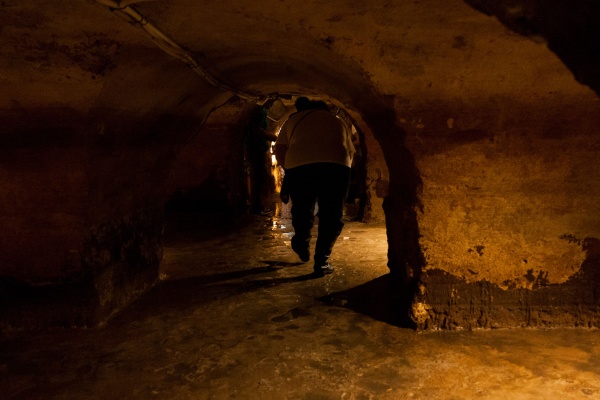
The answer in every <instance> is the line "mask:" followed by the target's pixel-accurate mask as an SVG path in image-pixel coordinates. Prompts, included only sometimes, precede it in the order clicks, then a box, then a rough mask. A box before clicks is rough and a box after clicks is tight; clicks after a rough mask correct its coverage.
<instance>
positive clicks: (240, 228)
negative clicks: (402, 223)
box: [0, 210, 600, 400]
mask: <svg viewBox="0 0 600 400" xmlns="http://www.w3.org/2000/svg"><path fill="white" fill-rule="evenodd" d="M284 211H285V210H284ZM282 215H284V217H282V218H273V217H272V216H270V215H263V216H248V218H247V220H246V221H245V223H239V224H238V225H237V226H236V229H233V230H232V229H227V228H225V227H215V226H213V227H212V228H211V229H210V234H208V235H206V234H204V233H206V230H198V229H192V227H193V226H195V225H197V224H196V223H199V222H200V221H195V220H194V219H189V218H188V219H187V220H186V221H187V225H186V226H184V228H185V227H187V229H180V230H177V231H175V230H172V231H170V232H169V236H168V237H169V240H168V241H167V247H166V249H165V257H164V265H163V267H162V279H163V280H162V282H161V283H160V284H159V285H157V287H156V288H155V289H153V290H152V291H151V292H149V293H147V294H146V295H145V296H143V298H141V299H140V300H139V301H138V302H136V303H135V304H134V305H133V306H131V307H130V308H128V309H127V310H126V311H124V312H122V313H121V314H119V315H118V316H117V317H115V318H114V319H113V320H111V321H110V322H109V323H108V324H107V325H106V326H104V327H102V328H98V329H89V330H69V331H52V332H45V333H38V334H29V335H20V336H18V337H13V338H7V339H3V340H2V341H0V393H1V394H0V398H2V399H11V400H12V399H92V400H95V399H313V400H325V399H357V400H358V399H480V398H486V399H594V398H600V331H598V330H584V329H556V330H526V329H515V330H493V331H475V332H466V331H463V332H435V333H417V332H415V331H413V330H412V329H410V328H408V327H407V325H406V321H405V319H404V318H402V310H401V308H402V302H401V301H398V299H399V298H402V294H401V293H399V288H398V286H397V285H395V284H394V282H393V281H392V280H391V279H390V278H389V277H388V275H387V267H386V251H387V244H386V235H385V227H384V226H383V225H365V224H362V223H360V222H353V221H348V222H347V223H346V226H345V228H344V231H343V233H342V236H341V237H340V239H339V241H338V243H337V244H336V247H335V249H334V253H333V255H332V262H333V264H334V266H335V267H336V272H335V273H334V274H332V275H328V276H326V277H323V278H314V277H312V276H311V272H312V264H310V263H305V264H304V263H301V262H300V261H299V260H298V259H297V257H296V256H295V255H294V254H293V253H292V252H291V250H290V247H289V240H290V237H291V235H292V230H291V227H290V226H289V220H288V219H287V218H285V216H286V214H285V212H284V213H283V214H282ZM348 219H351V218H348ZM213 222H214V221H213ZM180 226H183V225H182V224H180Z"/></svg>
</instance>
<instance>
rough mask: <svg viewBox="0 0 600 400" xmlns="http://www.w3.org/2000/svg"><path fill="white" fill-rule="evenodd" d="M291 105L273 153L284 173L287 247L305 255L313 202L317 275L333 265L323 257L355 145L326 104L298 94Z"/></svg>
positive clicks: (334, 232)
mask: <svg viewBox="0 0 600 400" xmlns="http://www.w3.org/2000/svg"><path fill="white" fill-rule="evenodd" d="M296 109H297V110H298V112H296V113H294V114H292V115H290V117H289V118H288V120H287V121H286V122H285V123H284V125H283V127H282V128H281V131H280V133H279V136H278V137H277V141H276V142H275V156H276V157H277V162H278V163H279V165H282V166H283V168H284V169H285V178H284V179H285V181H286V186H287V187H288V188H289V193H290V198H291V200H292V210H291V211H292V225H293V227H294V232H295V233H294V237H293V238H292V249H293V250H294V252H296V253H297V254H298V256H299V257H300V259H301V260H302V261H304V262H308V261H309V260H310V249H309V248H310V240H311V230H312V227H313V225H314V220H315V215H314V210H315V205H316V204H317V202H318V206H319V212H318V217H319V227H318V234H317V242H316V245H315V254H314V262H315V264H314V272H315V274H316V275H318V276H323V275H326V274H330V273H332V272H333V270H334V269H333V267H332V266H331V264H329V257H330V255H331V251H332V250H333V246H334V244H335V242H336V240H337V238H338V236H339V235H340V233H341V232H342V228H343V227H344V222H343V220H342V216H343V211H344V203H345V200H346V196H347V193H348V187H349V184H350V166H351V165H352V156H353V154H354V152H355V149H354V145H353V144H352V132H351V130H350V127H348V126H347V124H346V123H345V122H343V121H342V120H341V119H339V118H337V117H336V116H335V115H333V114H332V113H331V112H330V111H329V108H328V107H327V104H325V103H324V102H322V101H310V100H308V99H307V98H306V97H300V98H298V100H296Z"/></svg>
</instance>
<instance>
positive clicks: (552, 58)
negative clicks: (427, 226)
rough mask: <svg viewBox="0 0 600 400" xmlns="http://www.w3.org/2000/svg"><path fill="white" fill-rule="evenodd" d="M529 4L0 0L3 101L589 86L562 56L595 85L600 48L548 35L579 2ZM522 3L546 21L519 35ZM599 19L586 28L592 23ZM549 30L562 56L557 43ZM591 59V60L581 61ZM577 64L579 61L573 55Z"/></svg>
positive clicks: (113, 101)
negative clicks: (579, 53) (582, 52)
mask: <svg viewBox="0 0 600 400" xmlns="http://www.w3.org/2000/svg"><path fill="white" fill-rule="evenodd" d="M467 3H471V5H469V4H467ZM580 3H582V4H583V2H581V1H580ZM532 4H536V3H535V2H533V1H525V0H523V1H521V2H519V1H516V0H511V1H509V0H506V1H501V2H500V1H499V2H494V6H493V7H491V6H489V5H488V4H487V3H486V2H483V1H474V0H472V1H461V0H422V1H421V0H415V1H406V2H399V1H389V0H375V1H368V2H367V1H358V0H343V1H335V2H330V1H322V0H306V1H302V2H295V1H285V0H263V1H239V0H235V1H234V0H224V1H218V2H216V1H215V2H204V1H195V0H150V1H148V0H140V1H137V2H135V1H121V2H120V3H119V2H117V1H111V0H99V1H94V0H69V1H61V2H56V1H52V0H21V1H12V0H7V1H2V2H1V3H0V51H1V57H0V82H1V84H2V86H3V93H2V95H0V107H2V108H5V109H6V108H12V107H14V106H15V105H18V106H20V107H34V106H39V105H48V104H58V105H65V106H68V107H73V108H77V109H81V110H86V109H89V108H92V107H95V106H98V105H99V104H100V105H102V106H107V105H112V106H114V107H117V108H118V107H125V108H127V107H133V108H136V107H139V108H143V109H146V108H148V109H152V107H154V106H153V105H152V104H153V103H155V102H164V101H165V100H166V101H167V102H168V103H169V102H170V103H169V104H170V105H171V106H173V107H177V106H178V105H181V104H182V103H185V102H186V101H188V102H189V99H195V100H194V101H192V102H191V103H190V104H192V103H193V104H195V105H196V106H197V103H198V102H200V103H201V102H202V101H208V100H209V99H214V98H215V97H217V96H218V94H219V93H222V91H221V90H214V87H213V86H214V83H215V82H218V84H223V85H224V86H227V87H231V88H233V89H234V90H239V91H241V92H242V93H246V94H250V95H251V96H257V97H261V96H264V95H267V94H269V93H272V92H290V93H296V92H304V93H317V94H319V93H320V94H327V95H328V96H331V97H334V98H337V99H339V100H340V101H342V102H345V103H353V102H356V101H359V100H357V99H359V98H360V97H361V96H366V97H367V98H368V97H369V95H368V92H369V91H370V90H371V86H372V87H374V88H375V89H376V90H377V91H378V92H380V93H381V94H383V95H391V96H395V97H396V98H402V99H411V101H417V102H419V101H420V102H426V101H431V100H436V99H453V98H457V97H462V98H471V99H478V98H487V97H493V96H519V97H520V98H522V99H524V100H525V101H527V100H530V101H535V100H538V99H540V98H543V97H545V96H548V95H554V94H557V93H558V94H561V95H565V96H582V95H583V96H593V92H592V91H591V90H589V88H587V87H585V86H583V85H580V84H578V83H577V82H576V80H575V77H574V76H573V73H572V72H571V71H570V70H569V68H568V67H570V68H571V69H573V70H576V71H588V73H580V74H579V75H578V76H577V77H578V78H579V79H580V80H581V81H582V82H583V83H585V84H587V85H589V86H590V87H592V88H596V89H597V82H595V81H594V80H593V77H592V78H590V76H591V75H590V74H589V71H593V70H594V68H596V65H597V63H598V58H597V57H596V58H593V57H592V58H585V57H579V59H578V60H573V58H572V57H571V58H569V57H568V56H563V53H564V52H566V51H567V50H568V51H569V52H570V54H573V53H574V51H573V49H571V48H569V46H568V45H567V44H568V43H569V40H574V41H577V39H578V38H580V37H581V35H577V34H570V35H567V37H566V39H565V41H563V42H561V43H560V46H558V45H554V46H552V45H553V44H554V43H556V42H557V39H556V38H558V37H562V36H561V33H564V32H563V31H565V32H566V30H565V29H566V28H567V27H568V22H569V21H576V20H574V19H573V18H570V19H569V18H565V19H563V20H562V21H566V22H565V23H562V24H561V23H555V24H554V25H553V26H551V25H550V23H549V22H548V21H549V16H554V17H556V15H554V14H553V12H554V11H556V12H562V13H566V12H568V11H571V10H566V9H564V8H556V6H550V5H549V6H547V8H544V7H543V6H541V5H540V6H538V7H537V8H536V7H534V6H533V5H532ZM587 4H588V5H590V4H592V2H587ZM111 5H112V6H113V7H111ZM115 6H118V7H119V8H124V9H123V10H122V11H127V12H129V14H130V15H131V11H132V10H133V11H134V12H135V13H136V15H140V16H143V17H144V18H145V20H144V21H143V23H145V22H149V23H150V24H151V25H148V26H151V27H154V28H157V29H159V30H160V32H162V33H164V34H165V35H166V36H167V37H168V38H170V39H172V41H173V42H174V44H175V45H176V46H180V47H181V52H180V54H185V55H186V56H189V57H190V58H189V60H192V62H194V63H197V65H198V67H199V69H200V70H201V71H203V73H204V72H206V73H207V74H208V76H209V77H210V79H209V81H210V80H212V81H211V82H208V83H207V81H206V79H204V78H203V77H202V74H198V73H194V71H193V70H192V68H190V67H189V63H188V64H186V62H184V61H182V60H180V59H177V58H176V57H174V56H173V54H168V53H169V52H171V53H172V48H170V49H167V52H165V51H163V50H164V47H165V46H164V42H161V41H158V42H157V41H156V40H154V42H153V39H152V38H151V37H150V35H148V33H147V32H146V31H144V29H143V28H142V26H141V24H138V23H136V22H135V21H134V19H135V17H134V18H132V17H127V16H125V14H124V13H123V12H120V11H118V10H115ZM553 7H554V8H553ZM507 10H508V11H507ZM511 10H512V11H511ZM515 10H516V11H515ZM481 11H484V12H481ZM572 11H573V12H577V11H578V10H572ZM511 12H512V14H510V13H511ZM486 13H487V14H489V15H486ZM519 13H521V14H523V15H526V17H527V19H526V20H527V21H528V23H529V25H528V26H529V27H531V26H533V25H535V24H536V23H537V24H538V25H540V27H541V28H540V29H537V30H536V29H533V28H531V29H529V30H527V31H524V30H523V29H521V32H520V34H519V33H516V32H515V30H518V29H517V28H518V27H515V26H514V23H512V24H511V21H512V22H514V21H517V22H519V23H522V21H524V20H525V19H524V18H525V17H519V18H516V17H515V18H513V19H508V18H507V17H506V15H509V14H510V15H513V16H514V15H517V16H519V15H521V14H519ZM494 14H495V15H497V16H498V18H496V17H495V16H493V15H494ZM537 15H542V17H543V18H542V17H539V18H537V19H536V16H537ZM592 18H593V17H587V19H585V22H586V24H587V25H586V24H580V26H581V27H583V28H581V29H588V25H589V23H590V20H591V19H592ZM596 18H598V17H596ZM500 21H503V22H504V23H506V24H507V25H508V26H509V27H507V26H505V25H503V24H502V23H501V22H500ZM148 26H146V28H148ZM511 28H512V29H511ZM553 29H554V30H553ZM523 34H525V35H527V34H529V35H530V36H529V37H527V36H524V35H523ZM155 37H156V35H155ZM546 38H549V39H548V40H550V44H551V48H553V49H557V50H556V51H558V52H559V55H556V54H554V53H553V52H552V51H550V50H549V48H548V44H547V43H548V41H547V40H546ZM590 43H591V42H590V41H587V42H586V43H584V45H587V47H585V46H584V49H586V48H587V49H590ZM161 46H162V47H163V49H161ZM167 47H168V46H167ZM591 50H593V49H591ZM561 51H562V52H563V53H561ZM561 57H562V60H561ZM586 60H588V61H589V62H590V63H591V65H583V66H582V65H581V64H582V63H585V62H586ZM571 61H572V62H573V63H576V64H577V63H578V64H577V65H569V64H568V63H569V62H571ZM563 62H567V65H565V64H564V63H563ZM136 81H137V83H136ZM211 88H212V89H211ZM134 93H135V94H134ZM127 98H130V99H129V100H127ZM203 99H204V100H203Z"/></svg>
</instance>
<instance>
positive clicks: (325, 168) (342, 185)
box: [286, 163, 350, 265]
mask: <svg viewBox="0 0 600 400" xmlns="http://www.w3.org/2000/svg"><path fill="white" fill-rule="evenodd" d="M286 179H289V182H288V183H289V189H290V198H291V199H292V226H293V227H294V237H293V238H292V241H294V242H295V243H298V244H299V243H303V244H304V245H306V246H308V244H309V243H310V239H311V230H312V227H313V225H314V222H315V204H318V215H317V216H318V217H319V227H318V234H317V243H316V246H315V255H314V260H315V264H319V265H323V264H325V263H326V262H327V260H328V259H329V256H330V255H331V251H332V250H333V245H334V244H335V241H336V240H337V238H338V236H339V235H340V233H341V232H342V228H343V227H344V222H343V220H342V216H343V213H344V203H345V200H346V196H347V194H348V187H349V185H350V168H349V167H345V166H343V165H340V164H334V163H315V164H308V165H302V166H300V167H295V168H290V169H288V170H286Z"/></svg>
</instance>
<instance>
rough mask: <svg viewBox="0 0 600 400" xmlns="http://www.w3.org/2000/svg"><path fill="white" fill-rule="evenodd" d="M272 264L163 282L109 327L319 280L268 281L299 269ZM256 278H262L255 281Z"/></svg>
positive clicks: (309, 277)
mask: <svg viewBox="0 0 600 400" xmlns="http://www.w3.org/2000/svg"><path fill="white" fill-rule="evenodd" d="M271 264H272V265H268V266H265V267H254V268H249V269H246V270H241V271H232V272H225V273H218V274H212V275H207V276H200V277H194V278H186V279H179V280H172V281H163V282H161V283H159V284H158V285H157V286H155V287H154V288H153V289H151V290H150V291H148V292H147V293H145V294H144V295H143V296H142V297H141V298H140V299H138V300H137V301H136V302H135V303H134V304H132V305H131V306H130V307H128V309H127V310H126V311H125V312H123V313H121V314H119V315H118V316H117V317H115V318H114V319H113V321H112V323H116V324H119V323H126V322H127V321H128V320H130V319H131V315H132V314H134V315H136V318H139V317H140V316H142V317H143V316H151V315H156V314H157V313H164V312H167V313H169V314H170V315H172V316H174V314H172V313H177V312H184V311H186V310H190V309H194V308H198V307H201V306H202V305H203V304H207V303H209V302H213V301H220V300H224V299H227V298H230V297H233V296H237V295H239V294H243V293H248V292H252V291H254V290H259V289H261V288H268V287H275V286H279V285H284V284H288V283H296V282H304V281H308V280H312V279H322V278H320V277H318V276H316V275H314V274H312V273H310V274H303V275H298V276H293V277H287V278H269V273H271V272H274V271H277V270H278V269H281V268H285V267H294V266H296V265H298V264H297V263H282V262H271ZM258 275H261V276H260V277H258V278H257V276H258ZM119 321H120V322H119Z"/></svg>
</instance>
